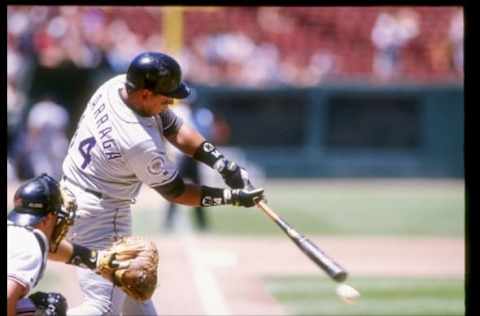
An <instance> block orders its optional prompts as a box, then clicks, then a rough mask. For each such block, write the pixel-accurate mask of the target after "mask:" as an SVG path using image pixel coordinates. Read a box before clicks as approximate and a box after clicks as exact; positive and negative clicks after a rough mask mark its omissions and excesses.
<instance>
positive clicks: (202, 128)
mask: <svg viewBox="0 0 480 316" xmlns="http://www.w3.org/2000/svg"><path fill="white" fill-rule="evenodd" d="M196 101H197V92H196V90H195V89H194V88H191V94H190V96H188V97H187V98H186V99H183V100H178V101H177V103H175V105H174V106H172V107H171V109H172V111H173V112H175V114H176V115H177V116H178V117H180V118H181V119H182V120H183V122H184V124H187V125H189V126H192V127H194V128H196V129H197V130H198V131H199V132H200V133H201V134H202V136H204V137H209V136H210V129H209V128H208V126H209V125H211V124H212V123H213V115H212V112H210V111H209V110H207V109H205V108H200V109H198V110H197V111H196V112H195V113H194V111H193V109H192V105H193V104H194V103H195V102H196ZM167 146H168V147H167V148H168V149H167V150H168V152H169V154H170V155H169V156H170V157H171V159H173V160H175V161H176V162H177V166H178V171H179V173H180V175H181V176H182V177H183V178H186V179H189V180H190V181H192V183H195V184H200V183H202V181H201V179H200V166H199V165H198V163H197V162H196V161H195V160H193V159H192V158H190V157H188V156H186V155H184V154H183V153H181V152H180V151H179V150H178V149H177V148H175V147H174V146H172V145H170V143H168V144H167ZM172 156H173V157H172ZM177 209H178V205H177V204H176V203H170V205H169V207H168V210H167V215H166V217H165V221H164V225H163V226H164V228H165V229H166V230H167V231H169V230H172V228H173V227H174V221H175V217H176V213H177ZM194 216H195V225H196V227H197V228H198V229H199V230H201V231H205V230H207V229H208V225H209V223H208V218H207V214H206V211H205V209H204V208H203V207H201V206H197V207H195V211H194Z"/></svg>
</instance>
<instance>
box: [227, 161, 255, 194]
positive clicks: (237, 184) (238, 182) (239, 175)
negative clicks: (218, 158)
mask: <svg viewBox="0 0 480 316" xmlns="http://www.w3.org/2000/svg"><path fill="white" fill-rule="evenodd" d="M220 174H221V175H222V177H223V180H224V181H225V183H226V184H227V185H228V186H229V187H230V188H232V189H243V188H245V187H246V186H247V184H248V183H249V182H250V180H249V178H248V172H247V171H246V170H245V169H243V168H241V167H240V166H239V165H237V164H236V163H235V162H233V161H229V160H225V167H224V168H223V170H222V171H221V172H220Z"/></svg>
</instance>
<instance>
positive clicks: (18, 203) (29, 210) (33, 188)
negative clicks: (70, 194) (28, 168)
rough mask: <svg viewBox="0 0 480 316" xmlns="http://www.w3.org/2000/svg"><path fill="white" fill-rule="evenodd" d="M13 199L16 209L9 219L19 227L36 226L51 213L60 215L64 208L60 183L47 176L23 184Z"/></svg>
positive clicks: (9, 215) (43, 175)
mask: <svg viewBox="0 0 480 316" xmlns="http://www.w3.org/2000/svg"><path fill="white" fill-rule="evenodd" d="M13 199H14V205H15V208H14V209H13V210H12V211H11V212H10V213H9V214H8V217H7V219H8V220H10V221H12V222H13V223H15V224H17V225H19V226H34V225H36V224H38V223H39V222H40V221H41V220H42V219H43V218H44V217H45V216H47V215H48V214H49V213H58V212H60V211H61V208H62V194H61V192H60V189H59V187H58V183H57V181H55V180H54V179H53V178H52V177H50V176H48V175H46V174H42V175H40V176H38V177H35V178H33V179H31V180H29V181H27V182H25V183H24V184H22V185H21V186H20V187H19V188H18V189H17V191H16V192H15V196H14V198H13Z"/></svg>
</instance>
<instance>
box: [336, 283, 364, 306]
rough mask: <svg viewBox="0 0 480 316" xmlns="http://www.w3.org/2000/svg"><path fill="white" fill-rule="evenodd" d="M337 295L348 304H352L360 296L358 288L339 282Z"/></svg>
mask: <svg viewBox="0 0 480 316" xmlns="http://www.w3.org/2000/svg"><path fill="white" fill-rule="evenodd" d="M337 295H338V296H340V298H341V299H342V300H343V301H344V302H345V303H348V304H352V303H353V302H354V301H355V300H356V299H357V298H358V297H359V296H360V293H358V291H357V290H355V289H354V288H353V287H351V286H350V285H347V284H339V285H338V286H337Z"/></svg>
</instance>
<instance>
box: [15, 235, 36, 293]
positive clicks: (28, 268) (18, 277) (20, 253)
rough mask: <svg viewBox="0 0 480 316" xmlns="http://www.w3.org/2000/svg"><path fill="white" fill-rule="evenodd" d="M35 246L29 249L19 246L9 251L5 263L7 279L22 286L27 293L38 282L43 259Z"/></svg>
mask: <svg viewBox="0 0 480 316" xmlns="http://www.w3.org/2000/svg"><path fill="white" fill-rule="evenodd" d="M35 246H37V245H36V244H34V246H33V247H31V248H24V247H21V246H19V247H18V248H17V249H15V250H12V249H10V250H9V255H8V261H7V277H8V278H9V279H12V280H14V281H15V282H17V283H19V284H21V285H23V286H24V287H25V289H26V291H27V294H28V292H29V291H30V290H31V289H32V288H33V287H34V285H35V284H37V282H38V278H39V277H40V271H41V268H42V262H43V257H42V254H41V253H40V249H37V247H35Z"/></svg>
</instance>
